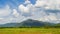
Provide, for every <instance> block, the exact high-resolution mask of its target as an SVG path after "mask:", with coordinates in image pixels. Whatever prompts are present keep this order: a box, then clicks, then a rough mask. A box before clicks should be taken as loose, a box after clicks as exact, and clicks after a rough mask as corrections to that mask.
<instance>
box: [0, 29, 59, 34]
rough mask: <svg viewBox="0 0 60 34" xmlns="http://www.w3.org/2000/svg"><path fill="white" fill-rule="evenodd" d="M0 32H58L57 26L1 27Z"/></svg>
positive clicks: (10, 33)
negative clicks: (47, 27)
mask: <svg viewBox="0 0 60 34" xmlns="http://www.w3.org/2000/svg"><path fill="white" fill-rule="evenodd" d="M0 34H60V29H59V28H49V29H46V28H5V29H4V28H3V29H0Z"/></svg>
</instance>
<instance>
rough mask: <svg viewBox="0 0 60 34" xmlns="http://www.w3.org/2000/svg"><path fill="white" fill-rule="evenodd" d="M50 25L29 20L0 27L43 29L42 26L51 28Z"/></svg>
mask: <svg viewBox="0 0 60 34" xmlns="http://www.w3.org/2000/svg"><path fill="white" fill-rule="evenodd" d="M50 25H52V23H48V22H42V21H37V20H32V19H28V20H26V21H23V22H21V23H7V24H3V25H0V27H42V26H50Z"/></svg>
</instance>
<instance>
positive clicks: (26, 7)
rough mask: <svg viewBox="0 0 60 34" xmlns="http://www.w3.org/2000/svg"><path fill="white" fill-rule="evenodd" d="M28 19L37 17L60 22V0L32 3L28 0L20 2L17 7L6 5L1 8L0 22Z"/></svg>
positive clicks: (37, 18) (40, 0) (42, 0)
mask: <svg viewBox="0 0 60 34" xmlns="http://www.w3.org/2000/svg"><path fill="white" fill-rule="evenodd" d="M26 19H35V20H39V21H44V22H52V23H59V22H60V2H59V0H37V1H36V3H35V4H32V3H31V2H30V1H29V0H26V1H25V2H24V3H23V4H19V5H18V7H17V9H16V8H13V9H11V7H10V6H9V5H6V6H5V7H4V8H2V9H0V24H5V23H10V22H18V23H19V22H22V21H24V20H26Z"/></svg>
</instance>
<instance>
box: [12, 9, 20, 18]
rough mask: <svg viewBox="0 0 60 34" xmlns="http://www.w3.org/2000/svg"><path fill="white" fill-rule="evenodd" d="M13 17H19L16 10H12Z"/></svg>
mask: <svg viewBox="0 0 60 34" xmlns="http://www.w3.org/2000/svg"><path fill="white" fill-rule="evenodd" d="M13 15H14V16H15V17H19V16H20V15H19V13H18V12H17V10H16V9H13Z"/></svg>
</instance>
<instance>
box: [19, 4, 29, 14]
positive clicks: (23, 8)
mask: <svg viewBox="0 0 60 34" xmlns="http://www.w3.org/2000/svg"><path fill="white" fill-rule="evenodd" d="M19 10H20V11H21V12H25V13H28V12H29V8H28V7H25V6H24V5H23V4H21V5H19Z"/></svg>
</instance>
